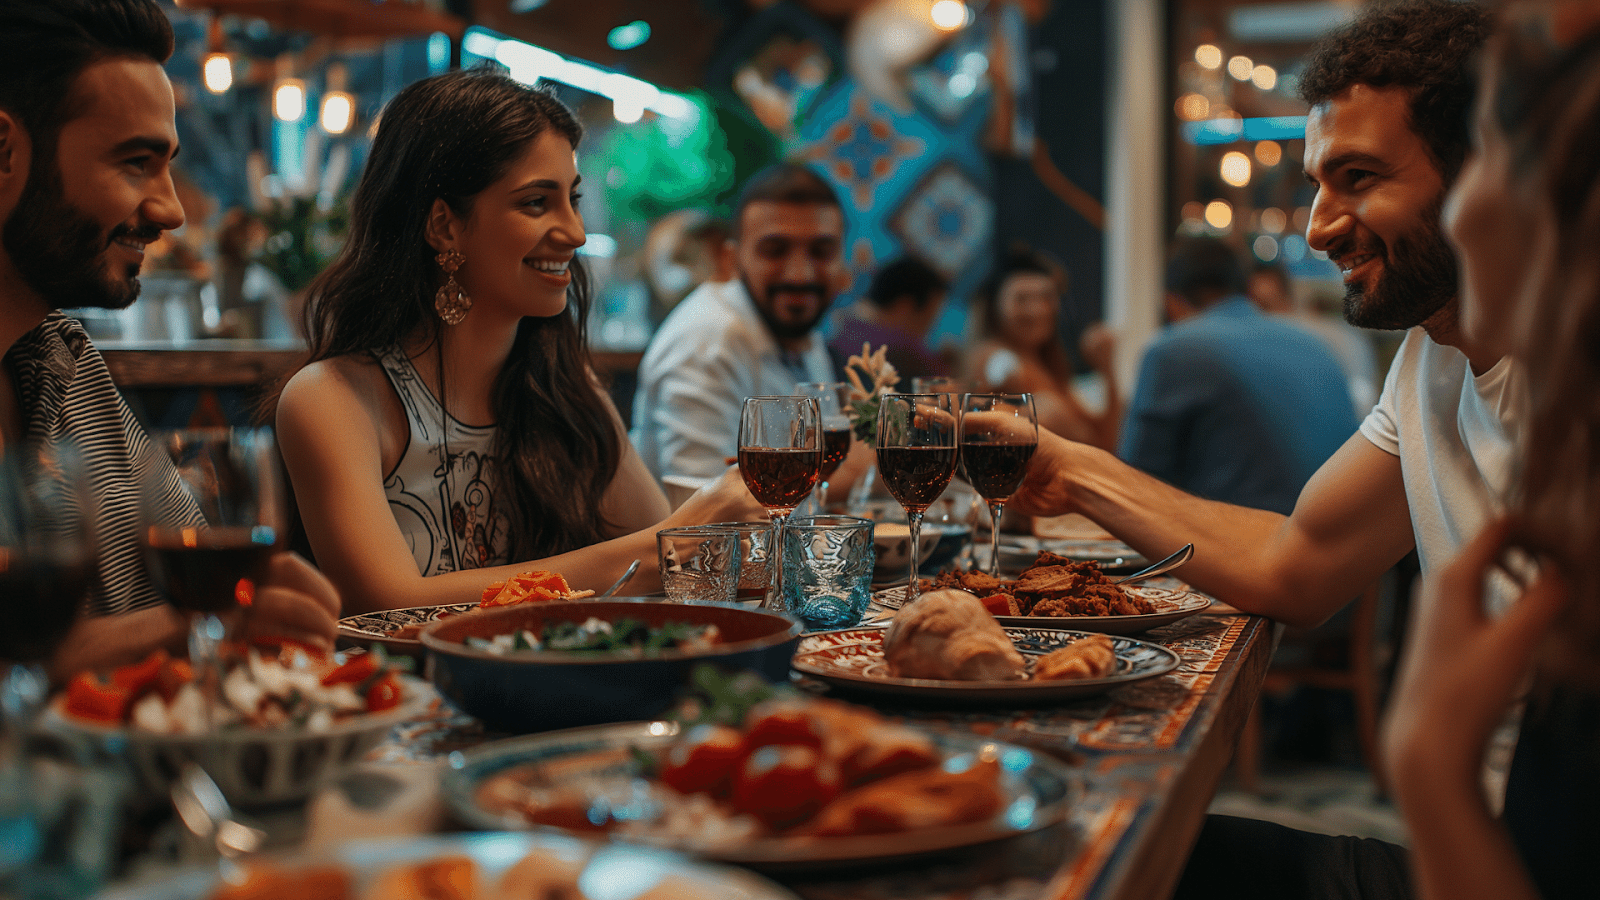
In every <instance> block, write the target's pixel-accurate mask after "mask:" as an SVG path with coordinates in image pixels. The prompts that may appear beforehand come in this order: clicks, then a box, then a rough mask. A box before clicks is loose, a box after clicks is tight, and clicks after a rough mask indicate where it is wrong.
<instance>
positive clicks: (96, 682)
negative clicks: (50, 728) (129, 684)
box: [66, 672, 132, 725]
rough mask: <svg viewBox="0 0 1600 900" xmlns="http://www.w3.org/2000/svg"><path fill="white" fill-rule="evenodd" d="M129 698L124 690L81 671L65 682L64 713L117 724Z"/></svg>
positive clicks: (124, 712)
mask: <svg viewBox="0 0 1600 900" xmlns="http://www.w3.org/2000/svg"><path fill="white" fill-rule="evenodd" d="M131 696H132V695H131V694H130V693H129V691H128V690H127V688H124V687H121V686H119V685H117V684H114V683H111V682H105V681H101V680H100V679H99V678H98V677H96V676H94V675H91V674H89V673H88V672H84V673H82V674H79V675H78V676H76V677H75V678H73V679H72V680H71V681H70V682H68V683H67V704H66V711H67V713H68V714H69V715H73V716H77V717H78V718H80V719H85V720H87V721H90V722H103V723H106V724H108V725H120V724H121V723H122V719H123V717H124V716H126V715H127V712H128V701H129V700H130V698H131Z"/></svg>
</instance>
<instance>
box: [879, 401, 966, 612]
mask: <svg viewBox="0 0 1600 900" xmlns="http://www.w3.org/2000/svg"><path fill="white" fill-rule="evenodd" d="M950 397H951V395H950V394H893V393H890V394H884V395H883V398H882V401H881V403H880V404H879V406H878V442H877V450H878V475H879V477H881V478H882V479H883V483H884V486H885V487H887V488H888V489H889V493H891V494H893V495H894V498H895V499H896V500H898V501H900V505H901V506H902V507H905V511H906V518H907V520H908V521H909V522H910V525H911V580H910V585H909V587H908V588H907V589H906V601H907V602H910V601H912V600H915V599H917V597H918V596H920V595H921V586H920V584H919V582H918V578H917V564H918V562H919V561H920V560H921V553H922V546H921V540H922V514H923V513H924V512H926V511H927V509H928V506H929V505H930V504H932V503H933V501H935V500H937V499H939V495H940V494H943V493H944V489H945V488H946V487H947V486H949V484H950V478H951V476H953V475H954V474H955V469H956V448H957V446H958V443H957V437H958V434H959V432H958V419H957V415H956V411H955V410H954V409H953V408H952V404H951V400H950Z"/></svg>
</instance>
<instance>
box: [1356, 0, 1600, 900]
mask: <svg viewBox="0 0 1600 900" xmlns="http://www.w3.org/2000/svg"><path fill="white" fill-rule="evenodd" d="M1482 78H1483V80H1482V82H1481V91H1480V96H1479V101H1478V110H1477V114H1476V124H1475V134H1474V140H1475V146H1474V150H1473V154H1472V156H1471V157H1470V158H1469V159H1468V161H1467V163H1466V165H1465V167H1464V168H1463V170H1462V172H1461V175H1460V176H1459V178H1458V179H1457V181H1456V183H1455V187H1454V188H1453V190H1452V193H1451V196H1450V199H1449V200H1448V202H1447V203H1446V206H1445V210H1444V223H1445V228H1446V232H1447V234H1448V235H1449V236H1450V238H1451V240H1452V241H1453V242H1454V243H1455V244H1456V246H1457V247H1458V249H1459V250H1460V252H1461V261H1462V275H1463V277H1462V297H1461V299H1462V327H1463V329H1464V331H1465V333H1466V334H1467V336H1468V337H1469V338H1470V339H1471V340H1473V341H1475V342H1477V343H1479V344H1480V345H1482V346H1483V347H1485V348H1493V349H1496V350H1502V351H1504V352H1509V353H1510V354H1512V355H1513V356H1514V357H1516V358H1517V360H1518V361H1519V363H1520V364H1521V365H1522V366H1523V367H1524V369H1525V372H1526V374H1527V381H1528V394H1529V399H1530V401H1531V406H1530V410H1531V413H1530V416H1529V420H1528V425H1527V428H1526V430H1525V432H1524V433H1523V434H1522V435H1521V438H1520V441H1521V444H1520V454H1521V460H1522V461H1521V467H1520V471H1519V475H1518V478H1517V483H1518V487H1517V490H1516V493H1515V496H1514V497H1513V498H1512V503H1511V515H1510V517H1509V521H1508V522H1505V523H1501V524H1499V525H1495V526H1491V527H1490V528H1488V529H1486V530H1485V533H1484V534H1482V535H1480V536H1479V537H1478V538H1477V539H1476V540H1475V541H1473V542H1472V543H1471V544H1470V545H1469V546H1468V547H1467V548H1466V549H1465V550H1464V551H1463V552H1462V554H1461V556H1460V557H1459V558H1458V559H1457V560H1456V561H1455V562H1454V563H1452V564H1451V565H1450V566H1449V567H1447V568H1446V569H1444V570H1442V571H1441V572H1440V573H1439V574H1438V575H1437V576H1436V577H1435V579H1434V580H1433V583H1431V584H1429V585H1428V587H1427V589H1426V590H1425V591H1424V593H1423V598H1422V600H1421V601H1420V606H1419V610H1418V616H1417V620H1416V622H1415V623H1414V625H1413V626H1412V628H1411V629H1410V630H1411V639H1410V644H1411V646H1409V647H1408V649H1407V652H1406V654H1405V656H1404V660H1405V663H1404V667H1403V669H1402V672H1401V677H1400V681H1399V684H1398V685H1397V687H1396V689H1395V691H1394V694H1393V696H1394V700H1393V702H1392V704H1391V707H1390V710H1389V714H1388V720H1387V722H1386V726H1385V730H1384V740H1383V749H1384V757H1385V761H1386V763H1387V765H1388V766H1389V769H1390V779H1389V781H1390V783H1391V784H1393V785H1394V786H1395V793H1396V796H1397V799H1398V800H1399V804H1400V808H1401V811H1402V812H1403V813H1404V815H1405V820H1406V824H1407V826H1408V828H1409V830H1410V834H1411V852H1412V871H1413V879H1414V882H1415V884H1416V887H1417V890H1418V894H1419V895H1420V896H1422V897H1425V898H1468V897H1482V898H1495V900H1515V898H1533V897H1544V898H1546V900H1553V898H1565V897H1573V898H1576V897H1593V896H1595V893H1596V888H1595V880H1594V869H1593V865H1592V863H1591V862H1590V860H1591V859H1592V856H1593V852H1594V847H1595V846H1597V845H1600V824H1597V823H1600V817H1597V816H1596V810H1597V809H1600V399H1597V398H1600V9H1597V8H1596V6H1595V4H1593V3H1592V0H1591V2H1587V3H1576V2H1568V3H1554V4H1546V5H1541V6H1537V7H1535V6H1524V7H1521V8H1518V9H1515V10H1512V11H1511V12H1509V13H1508V14H1506V16H1505V18H1504V19H1503V25H1502V27H1501V30H1500V31H1499V33H1497V35H1496V36H1495V37H1494V38H1493V39H1492V40H1491V42H1490V44H1489V47H1488V50H1487V59H1486V65H1485V67H1484V70H1483V73H1482ZM1519 551H1520V553H1522V554H1527V555H1531V556H1532V557H1533V558H1535V559H1537V560H1538V563H1539V574H1538V575H1537V577H1535V578H1534V579H1532V580H1531V583H1530V584H1529V587H1528V588H1527V590H1526V592H1525V593H1524V594H1523V596H1522V597H1521V599H1520V600H1518V601H1517V603H1516V604H1515V605H1514V606H1513V607H1512V608H1511V609H1510V610H1509V611H1507V612H1506V613H1505V614H1504V615H1503V616H1501V617H1499V618H1497V619H1496V618H1492V617H1491V616H1490V615H1488V614H1486V613H1485V612H1484V609H1483V593H1484V591H1483V583H1484V579H1485V577H1486V576H1488V575H1489V574H1490V573H1491V572H1493V571H1494V570H1496V569H1505V570H1507V571H1510V572H1525V571H1526V570H1527V566H1525V565H1520V564H1518V563H1517V562H1507V561H1506V560H1508V559H1513V560H1514V559H1516V558H1517V557H1518V556H1519ZM1523 559H1524V561H1525V557H1523ZM1530 674H1531V676H1532V681H1531V688H1529V690H1528V692H1527V704H1526V707H1525V709H1524V713H1523V718H1522V726H1521V733H1520V735H1519V737H1518V742H1517V749H1516V754H1515V756H1514V758H1513V760H1512V763H1511V771H1510V774H1509V778H1508V781H1507V784H1506V798H1505V810H1504V814H1503V816H1500V817H1497V816H1496V815H1495V813H1494V812H1493V811H1492V810H1491V808H1490V806H1489V804H1488V802H1487V801H1486V800H1485V795H1484V789H1483V785H1482V782H1481V776H1480V773H1481V771H1482V768H1483V762H1484V756H1485V746H1486V745H1487V743H1488V741H1489V738H1490V735H1491V733H1492V732H1493V731H1494V729H1495V728H1496V726H1497V725H1498V724H1499V723H1500V721H1501V719H1502V717H1503V716H1504V714H1505V712H1506V710H1507V708H1508V707H1510V706H1511V705H1512V704H1513V702H1514V701H1515V699H1516V698H1517V697H1518V696H1520V695H1521V693H1522V690H1523V688H1524V687H1525V686H1526V685H1527V684H1528V677H1529V675H1530Z"/></svg>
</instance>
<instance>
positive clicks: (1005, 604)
mask: <svg viewBox="0 0 1600 900" xmlns="http://www.w3.org/2000/svg"><path fill="white" fill-rule="evenodd" d="M979 599H980V600H981V601H982V603H983V608H984V609H987V610H988V611H989V614H990V615H995V616H1009V615H1011V595H1009V594H990V595H989V596H987V597H980V598H979Z"/></svg>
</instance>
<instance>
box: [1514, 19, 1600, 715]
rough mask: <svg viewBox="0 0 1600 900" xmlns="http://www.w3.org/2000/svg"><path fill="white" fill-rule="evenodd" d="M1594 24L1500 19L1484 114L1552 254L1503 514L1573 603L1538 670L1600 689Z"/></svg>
mask: <svg viewBox="0 0 1600 900" xmlns="http://www.w3.org/2000/svg"><path fill="white" fill-rule="evenodd" d="M1597 26H1600V18H1596V19H1594V20H1593V21H1592V22H1591V23H1590V28H1589V30H1588V31H1587V34H1586V35H1564V36H1563V35H1556V34H1552V31H1551V20H1550V19H1549V18H1546V17H1543V16H1523V17H1518V18H1517V19H1515V20H1512V21H1508V22H1507V25H1506V27H1505V28H1504V29H1503V30H1502V31H1501V32H1499V33H1497V34H1496V36H1495V37H1494V38H1493V39H1492V40H1491V43H1490V45H1489V49H1488V54H1487V60H1488V65H1489V73H1490V78H1491V82H1492V83H1491V84H1490V85H1489V86H1490V88H1491V89H1492V91H1493V92H1492V93H1491V94H1490V95H1489V97H1488V101H1489V107H1488V108H1489V111H1490V114H1491V115H1492V116H1493V119H1494V123H1495V125H1496V126H1497V127H1498V128H1499V130H1500V131H1501V133H1503V134H1504V135H1505V136H1506V139H1507V141H1508V145H1509V148H1510V150H1511V154H1512V157H1511V158H1512V166H1513V171H1514V172H1515V173H1516V176H1515V177H1517V178H1518V179H1519V180H1520V181H1521V184H1520V185H1519V186H1518V187H1519V188H1522V189H1525V190H1526V191H1527V193H1528V195H1529V196H1532V197H1536V198H1537V202H1539V203H1540V204H1541V205H1543V207H1544V209H1545V215H1546V216H1547V222H1546V224H1547V225H1548V226H1549V228H1548V229H1547V230H1548V232H1549V234H1550V236H1552V237H1553V238H1554V240H1555V241H1556V243H1555V245H1554V247H1552V248H1547V250H1546V252H1545V253H1542V254H1537V255H1538V258H1539V259H1540V260H1541V261H1542V262H1541V263H1536V264H1535V269H1534V271H1535V278H1534V279H1533V281H1532V282H1531V283H1530V289H1529V290H1528V292H1527V293H1525V294H1523V295H1522V296H1519V297H1518V298H1517V299H1516V302H1518V303H1520V304H1529V309H1530V310H1531V312H1532V316H1533V319H1532V329H1531V330H1529V331H1526V332H1525V333H1526V334H1531V335H1537V337H1538V341H1539V345H1538V347H1537V348H1536V352H1526V353H1523V354H1522V355H1521V356H1520V357H1519V358H1520V360H1521V363H1522V364H1523V365H1524V366H1525V367H1526V372H1527V376H1528V393H1529V400H1530V401H1531V408H1530V413H1529V419H1528V424H1527V426H1526V430H1525V432H1524V434H1523V436H1522V442H1523V443H1522V452H1521V455H1520V458H1521V469H1520V471H1519V473H1518V477H1517V479H1516V485H1517V488H1516V494H1515V495H1514V497H1513V502H1512V509H1513V515H1514V518H1515V520H1516V522H1517V525H1516V532H1515V535H1514V539H1515V540H1516V541H1517V542H1518V543H1519V544H1521V545H1522V546H1523V547H1525V548H1527V549H1529V550H1531V551H1532V552H1534V553H1535V554H1536V555H1538V556H1540V557H1542V558H1544V559H1546V560H1548V561H1550V562H1553V563H1554V564H1555V565H1556V566H1557V567H1558V568H1559V569H1560V570H1561V571H1562V573H1563V574H1564V575H1565V576H1566V578H1567V581H1568V583H1569V585H1570V587H1571V589H1572V602H1571V604H1570V605H1569V606H1568V608H1567V610H1566V612H1565V613H1564V614H1563V619H1562V620H1561V621H1560V623H1559V624H1558V625H1557V627H1556V628H1555V629H1554V630H1553V634H1552V637H1551V639H1550V645H1549V647H1548V648H1547V649H1548V651H1549V652H1547V653H1541V655H1540V659H1541V665H1542V667H1543V669H1544V671H1545V672H1546V673H1547V674H1549V675H1551V676H1553V677H1556V678H1560V679H1562V680H1566V681H1572V682H1577V683H1581V684H1584V685H1586V686H1587V687H1589V688H1590V689H1600V253H1596V248H1600V27H1597Z"/></svg>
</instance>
